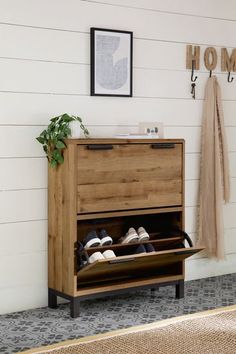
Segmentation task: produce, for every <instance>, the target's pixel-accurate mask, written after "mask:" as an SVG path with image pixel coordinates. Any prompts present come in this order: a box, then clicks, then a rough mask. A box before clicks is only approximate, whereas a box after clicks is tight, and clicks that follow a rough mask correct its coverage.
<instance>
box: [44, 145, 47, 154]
mask: <svg viewBox="0 0 236 354" xmlns="http://www.w3.org/2000/svg"><path fill="white" fill-rule="evenodd" d="M43 150H44V152H45V153H46V154H47V153H48V147H47V145H43Z"/></svg>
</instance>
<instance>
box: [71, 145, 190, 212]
mask: <svg viewBox="0 0 236 354" xmlns="http://www.w3.org/2000/svg"><path fill="white" fill-rule="evenodd" d="M77 159H78V166H77V195H78V198H77V212H78V213H94V212H102V211H111V210H128V209H129V210H130V209H139V208H142V209H143V208H151V207H155V208H156V207H163V206H171V205H172V206H173V205H181V204H182V193H183V178H182V174H183V144H182V143H157V142H155V143H150V142H148V143H142V144H101V145H99V144H88V145H79V146H78V147H77Z"/></svg>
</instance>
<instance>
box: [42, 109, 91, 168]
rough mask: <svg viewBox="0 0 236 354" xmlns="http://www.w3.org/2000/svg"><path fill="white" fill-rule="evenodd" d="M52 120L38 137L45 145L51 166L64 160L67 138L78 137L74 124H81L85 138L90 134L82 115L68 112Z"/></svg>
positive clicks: (55, 165) (44, 148)
mask: <svg viewBox="0 0 236 354" xmlns="http://www.w3.org/2000/svg"><path fill="white" fill-rule="evenodd" d="M50 122H51V123H50V124H49V125H48V127H47V129H45V130H43V131H42V133H41V134H40V135H39V136H38V137H37V138H36V139H37V141H38V142H39V143H40V144H42V145H43V150H44V152H45V153H46V156H47V159H48V162H49V164H50V166H51V167H57V165H58V164H62V163H63V162H64V158H63V150H64V149H65V148H66V143H65V139H67V138H70V137H72V138H75V137H78V136H74V135H72V133H73V132H72V130H73V131H76V135H77V134H78V129H76V127H74V124H75V123H77V124H78V125H79V128H80V129H81V130H82V131H83V133H84V136H85V138H87V137H88V136H89V131H88V129H86V128H85V126H84V125H83V123H82V119H81V118H80V117H77V116H70V115H69V114H67V113H64V114H62V115H60V116H58V117H54V118H52V119H51V120H50ZM72 125H73V126H72Z"/></svg>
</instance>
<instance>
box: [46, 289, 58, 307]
mask: <svg viewBox="0 0 236 354" xmlns="http://www.w3.org/2000/svg"><path fill="white" fill-rule="evenodd" d="M48 307H50V309H55V308H57V295H56V294H55V293H54V291H53V290H52V289H48Z"/></svg>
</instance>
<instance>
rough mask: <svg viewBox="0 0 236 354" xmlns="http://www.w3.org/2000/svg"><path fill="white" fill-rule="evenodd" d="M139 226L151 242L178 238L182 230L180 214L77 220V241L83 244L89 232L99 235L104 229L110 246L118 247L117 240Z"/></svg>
mask: <svg viewBox="0 0 236 354" xmlns="http://www.w3.org/2000/svg"><path fill="white" fill-rule="evenodd" d="M141 226H142V227H144V228H145V230H146V231H147V233H148V234H149V236H150V240H151V241H154V240H160V239H169V238H171V237H179V236H180V234H179V232H178V229H180V230H182V228H183V227H182V212H180V211H178V212H168V213H159V214H151V215H150V214H146V215H138V216H123V217H110V218H104V219H91V220H78V221H77V240H78V241H80V242H82V243H83V240H84V238H85V237H86V235H87V234H88V233H89V232H90V231H92V230H95V231H96V232H97V233H98V234H99V232H100V231H101V230H102V229H105V230H106V231H107V233H108V235H110V236H111V238H112V239H113V244H112V245H113V246H115V245H119V239H120V238H121V237H123V236H124V235H125V234H126V233H127V231H128V230H129V228H130V227H133V228H134V229H135V230H137V229H138V228H139V227H141Z"/></svg>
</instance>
